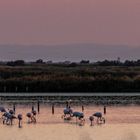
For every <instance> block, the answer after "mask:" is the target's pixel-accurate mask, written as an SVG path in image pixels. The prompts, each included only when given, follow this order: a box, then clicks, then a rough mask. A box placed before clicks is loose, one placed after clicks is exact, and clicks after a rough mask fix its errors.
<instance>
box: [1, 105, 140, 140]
mask: <svg viewBox="0 0 140 140" xmlns="http://www.w3.org/2000/svg"><path fill="white" fill-rule="evenodd" d="M9 107H10V106H9ZM73 110H75V111H81V106H78V107H77V106H74V107H73ZM30 111H31V106H18V107H17V110H16V113H17V114H18V113H22V114H23V117H24V119H23V123H22V128H20V129H19V128H18V122H17V121H15V122H14V125H13V126H6V125H3V124H2V123H0V138H1V140H139V139H140V133H139V132H140V106H118V107H117V106H109V107H107V114H106V115H105V118H106V124H105V125H96V124H95V125H94V126H92V127H91V126H90V122H89V120H88V118H89V116H90V115H91V114H93V113H94V112H96V111H101V112H103V107H102V106H85V111H84V113H85V119H86V123H85V125H84V126H79V125H77V124H76V121H75V118H73V120H71V121H70V122H64V120H63V119H61V115H62V113H63V107H62V106H60V107H55V114H54V115H52V114H51V106H49V105H46V106H44V105H42V106H41V108H40V114H39V115H37V124H27V118H26V113H27V112H30Z"/></svg>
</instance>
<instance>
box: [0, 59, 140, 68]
mask: <svg viewBox="0 0 140 140" xmlns="http://www.w3.org/2000/svg"><path fill="white" fill-rule="evenodd" d="M28 64H29V65H31V64H44V65H45V64H58V65H59V66H61V65H66V66H70V67H72V66H73V67H74V66H77V65H84V64H85V65H86V64H87V65H89V64H90V65H94V66H140V59H139V60H125V61H124V62H121V61H120V59H119V58H118V60H103V61H97V62H90V60H81V61H80V62H70V61H64V62H57V63H56V62H55V63H53V62H52V61H47V62H44V61H43V60H42V59H38V60H36V61H34V62H25V61H24V60H15V61H8V62H0V65H7V66H24V65H28Z"/></svg>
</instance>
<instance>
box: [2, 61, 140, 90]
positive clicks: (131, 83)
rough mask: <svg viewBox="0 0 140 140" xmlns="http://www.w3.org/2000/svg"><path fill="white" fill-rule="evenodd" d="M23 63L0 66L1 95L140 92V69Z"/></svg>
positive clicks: (131, 67) (138, 67)
mask: <svg viewBox="0 0 140 140" xmlns="http://www.w3.org/2000/svg"><path fill="white" fill-rule="evenodd" d="M20 62H21V63H22V65H21V66H19V61H18V63H17V64H18V65H16V66H15V65H14V64H13V65H12V66H8V65H7V64H6V65H1V66H0V92H140V66H99V65H95V64H85V63H84V64H76V63H71V64H46V63H30V64H23V62H22V61H20ZM38 62H39V61H38Z"/></svg>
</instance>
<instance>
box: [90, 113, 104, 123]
mask: <svg viewBox="0 0 140 140" xmlns="http://www.w3.org/2000/svg"><path fill="white" fill-rule="evenodd" d="M93 116H94V117H97V123H105V118H104V117H103V116H102V113H101V112H96V113H94V114H93Z"/></svg>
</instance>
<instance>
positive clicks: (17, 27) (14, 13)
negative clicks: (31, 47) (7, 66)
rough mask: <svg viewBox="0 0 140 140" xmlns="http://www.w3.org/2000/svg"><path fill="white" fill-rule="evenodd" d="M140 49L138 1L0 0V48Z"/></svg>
mask: <svg viewBox="0 0 140 140" xmlns="http://www.w3.org/2000/svg"><path fill="white" fill-rule="evenodd" d="M74 42H80V43H81V42H86V43H87V42H89V43H101V44H128V45H140V0H0V44H3V43H4V44H8V43H16V44H48V43H54V44H57V43H58V44H59V43H74Z"/></svg>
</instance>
